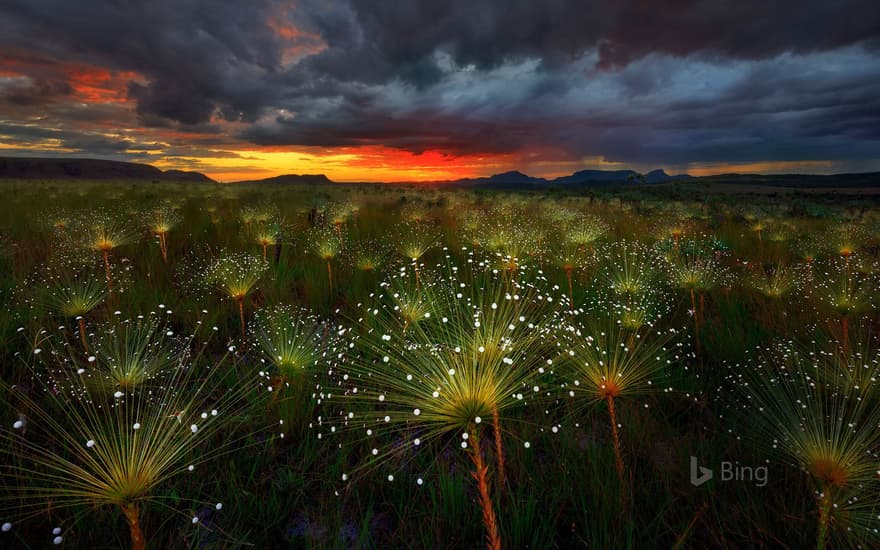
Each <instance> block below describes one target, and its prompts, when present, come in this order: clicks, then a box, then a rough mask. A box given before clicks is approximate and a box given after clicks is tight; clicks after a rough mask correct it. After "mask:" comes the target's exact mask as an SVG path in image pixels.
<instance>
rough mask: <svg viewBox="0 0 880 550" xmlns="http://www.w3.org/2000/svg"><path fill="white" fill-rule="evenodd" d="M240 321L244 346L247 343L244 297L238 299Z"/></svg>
mask: <svg viewBox="0 0 880 550" xmlns="http://www.w3.org/2000/svg"><path fill="white" fill-rule="evenodd" d="M238 319H239V321H240V322H241V342H242V345H244V344H245V342H247V332H246V327H245V322H244V296H242V297H241V298H239V299H238Z"/></svg>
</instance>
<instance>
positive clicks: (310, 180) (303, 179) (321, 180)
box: [232, 174, 333, 185]
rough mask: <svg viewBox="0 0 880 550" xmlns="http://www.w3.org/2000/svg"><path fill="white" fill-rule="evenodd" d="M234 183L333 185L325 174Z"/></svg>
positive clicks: (287, 175)
mask: <svg viewBox="0 0 880 550" xmlns="http://www.w3.org/2000/svg"><path fill="white" fill-rule="evenodd" d="M232 183H305V184H309V185H323V184H327V183H333V181H331V180H330V178H328V177H327V176H325V175H324V174H285V175H283V176H275V177H272V178H264V179H261V180H246V181H234V182H232Z"/></svg>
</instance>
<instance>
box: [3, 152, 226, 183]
mask: <svg viewBox="0 0 880 550" xmlns="http://www.w3.org/2000/svg"><path fill="white" fill-rule="evenodd" d="M0 178H7V179H45V180H57V179H84V180H150V181H188V182H205V183H212V182H213V181H214V180H212V179H211V178H209V177H208V176H206V175H204V174H201V173H199V172H185V171H183V170H166V171H164V172H163V171H162V170H160V169H158V168H156V167H155V166H150V165H149V164H136V163H133V162H119V161H115V160H97V159H72V158H71V159H69V158H30V157H0Z"/></svg>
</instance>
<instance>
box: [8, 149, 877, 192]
mask: <svg viewBox="0 0 880 550" xmlns="http://www.w3.org/2000/svg"><path fill="white" fill-rule="evenodd" d="M0 179H43V180H67V179H71V180H72V179H79V180H140V181H144V180H147V181H180V182H197V183H216V182H215V181H214V180H213V179H211V178H209V177H208V176H206V175H204V174H202V173H199V172H186V171H182V170H165V171H162V170H160V169H158V168H156V167H154V166H150V165H149V164H136V163H131V162H119V161H113V160H96V159H73V158H36V157H0ZM682 181H694V182H700V183H712V184H731V185H758V186H770V187H803V188H809V187H850V188H855V187H859V188H865V187H880V173H877V172H868V173H860V174H834V175H802V174H773V175H762V174H719V175H713V176H702V177H695V176H690V175H688V174H678V175H669V174H667V173H666V172H664V171H663V170H652V171H650V172H647V173H645V174H640V173H639V172H636V171H634V170H580V171H578V172H575V173H573V174H571V175H570V176H561V177H558V178H553V179H546V178H537V177H534V176H529V175H528V174H523V173H522V172H518V171H516V170H514V171H510V172H504V173H502V174H495V175H492V176H487V177H481V178H464V179H459V180H454V181H435V182H419V183H433V184H444V185H453V186H459V187H468V188H498V189H536V188H537V189H539V188H541V187H545V186H546V187H556V188H561V187H589V186H594V185H620V184H623V185H626V184H630V183H631V184H663V183H669V182H682ZM231 183H232V184H237V183H247V184H281V185H283V184H304V185H327V184H332V183H334V182H333V181H331V180H330V179H329V178H328V177H327V176H325V175H324V174H286V175H281V176H274V177H271V178H265V179H259V180H247V181H237V182H231ZM410 183H415V182H410Z"/></svg>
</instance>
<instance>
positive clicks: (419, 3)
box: [0, 0, 880, 171]
mask: <svg viewBox="0 0 880 550" xmlns="http://www.w3.org/2000/svg"><path fill="white" fill-rule="evenodd" d="M0 51H2V56H0V143H3V142H5V144H4V148H5V149H8V150H12V151H13V152H17V151H28V150H32V149H34V148H40V147H44V146H45V144H46V143H51V144H55V146H56V147H60V148H61V149H60V150H63V151H65V152H71V153H79V154H80V156H82V155H83V154H91V155H96V156H105V157H112V158H122V159H128V158H133V159H139V160H151V159H156V158H165V159H168V158H174V157H179V158H181V159H190V160H189V163H190V164H192V163H193V162H196V161H193V160H192V159H209V158H214V157H217V156H218V155H222V154H223V153H222V152H223V151H226V150H228V151H232V150H237V151H242V150H250V149H260V148H268V149H273V150H277V149H279V148H281V149H286V150H292V151H294V150H298V148H307V149H308V148H321V149H333V148H345V149H346V150H347V151H357V149H358V148H386V149H391V150H402V151H408V152H411V153H415V154H421V153H423V152H426V151H432V152H438V153H440V154H442V155H446V156H451V157H456V156H470V157H473V156H480V155H489V156H491V155H507V157H506V158H512V159H517V158H522V159H526V160H524V162H526V161H528V162H529V163H535V162H536V161H537V162H538V164H540V162H547V163H550V164H552V163H553V162H568V163H574V164H573V165H576V164H577V163H578V162H579V161H580V160H583V162H584V163H585V164H588V163H589V161H588V160H584V159H602V160H603V161H605V162H614V163H627V164H630V165H632V166H636V167H648V166H670V167H671V166H675V167H685V168H686V167H688V166H691V165H698V164H701V163H702V164H717V165H719V166H723V165H735V164H748V163H772V162H782V163H792V162H795V163H796V162H805V163H808V162H817V163H820V164H818V165H817V166H819V168H817V169H818V170H828V169H829V168H827V167H829V166H833V169H834V171H844V170H877V169H880V94H878V93H877V90H878V89H880V3H878V2H876V1H867V0H864V1H862V0H849V1H847V0H844V1H837V2H827V1H813V0H810V1H797V2H796V1H789V0H781V1H776V2H767V1H766V0H764V1H760V2H758V1H750V0H749V1H740V2H721V1H715V2H710V1H696V0H695V1H689V0H658V1H654V2H646V1H644V0H625V1H617V2H586V1H583V0H580V1H574V0H573V1H563V0H550V1H546V2H534V1H528V0H506V1H502V0H499V1H474V0H451V1H448V2H436V1H426V0H410V1H407V2H396V1H389V2H372V1H357V0H343V1H327V0H299V1H297V2H275V1H270V0H252V1H249V2H239V1H235V0H229V1H218V0H201V1H199V0H152V1H150V2H126V1H112V2H111V1H93V0H87V1H77V2H64V1H60V0H56V1H48V0H6V1H5V2H3V3H2V5H0ZM229 155H230V156H234V155H235V154H234V153H229ZM197 162H202V163H205V165H208V164H209V163H207V161H205V160H201V161H197ZM822 163H824V164H822ZM181 164H184V162H183V161H181ZM805 166H808V165H807V164H805ZM822 166H824V167H825V168H821V167H822Z"/></svg>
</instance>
